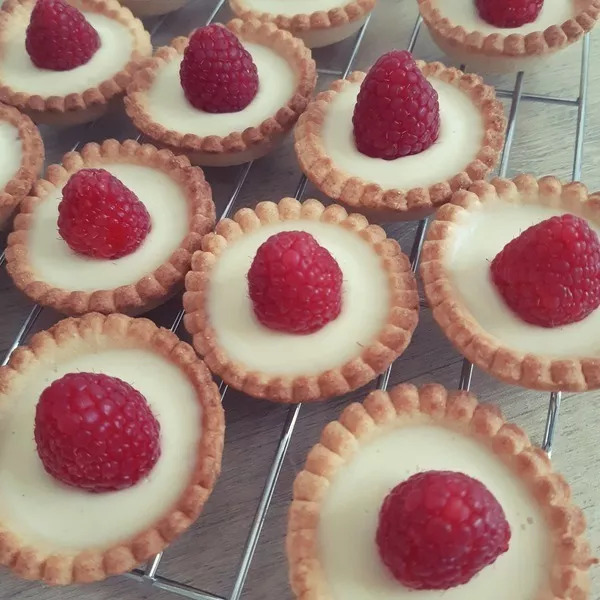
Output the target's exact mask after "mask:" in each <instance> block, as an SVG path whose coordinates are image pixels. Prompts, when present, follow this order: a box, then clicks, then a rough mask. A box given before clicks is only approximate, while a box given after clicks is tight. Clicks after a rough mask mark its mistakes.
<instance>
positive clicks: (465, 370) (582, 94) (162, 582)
mask: <svg viewBox="0 0 600 600" xmlns="http://www.w3.org/2000/svg"><path fill="white" fill-rule="evenodd" d="M224 4H225V0H218V2H217V3H216V5H215V7H214V9H213V11H212V12H211V14H210V16H209V18H208V20H207V21H206V24H207V25H208V24H210V23H211V22H213V21H214V20H215V18H216V17H217V15H218V14H219V12H220V11H221V9H222V8H223V6H224ZM165 18H166V16H164V17H162V18H161V19H159V20H158V21H157V22H156V23H155V24H154V27H152V29H151V34H152V35H154V34H155V33H156V32H157V31H158V29H159V28H160V27H161V25H162V24H163V22H164V20H165ZM369 21H370V17H369V18H368V19H367V21H366V22H365V24H364V25H363V27H362V28H361V29H360V31H359V32H358V34H357V35H356V38H355V41H354V44H353V46H352V48H351V50H350V54H349V56H348V58H347V62H346V66H345V68H344V69H343V70H342V71H336V70H332V69H318V72H319V74H321V75H328V76H334V77H337V78H344V77H346V76H347V75H348V73H349V72H350V71H351V69H352V66H353V64H354V60H355V58H356V55H357V53H358V50H359V48H360V46H361V44H362V41H363V39H364V36H365V34H366V32H367V30H368V27H369ZM421 26H422V19H421V17H418V18H417V20H416V22H415V25H414V27H413V29H412V33H411V35H410V38H409V41H408V44H407V46H406V48H407V49H408V50H409V51H412V50H413V49H414V47H415V44H416V42H417V38H418V36H419V32H420V30H421ZM589 55H590V39H589V34H586V35H585V36H584V38H583V42H582V54H581V70H580V78H579V93H578V96H577V98H562V97H556V96H549V95H540V94H530V93H525V92H524V91H523V87H524V78H525V76H524V73H523V72H520V73H518V74H517V75H516V78H515V84H514V87H513V89H508V90H507V89H497V90H496V94H497V96H499V97H500V98H508V99H510V110H509V116H508V125H507V131H506V140H505V144H504V148H503V152H502V157H501V161H500V166H499V168H498V175H499V176H500V177H505V176H506V174H507V172H508V162H509V157H510V152H511V148H512V145H513V140H514V136H515V132H516V119H517V114H518V111H519V107H520V105H521V103H522V102H524V101H528V102H536V103H543V104H552V105H560V106H566V107H577V109H578V110H577V120H576V126H575V151H574V157H573V169H572V179H573V180H574V181H577V180H579V179H580V178H581V168H582V158H583V137H584V128H585V119H586V103H587V93H588V71H589ZM461 69H462V70H464V69H465V66H464V65H461ZM92 125H93V123H92V124H91V125H90V126H92ZM141 137H142V136H138V137H137V138H136V139H137V140H140V138H141ZM80 145H81V142H78V143H77V144H76V145H75V146H74V147H73V148H72V150H76V149H77V148H79V147H80ZM252 165H253V163H252V162H250V163H247V164H245V165H244V166H243V167H242V168H241V171H240V174H239V176H238V179H237V181H236V183H235V186H234V189H233V192H232V193H231V196H230V197H229V199H228V202H227V204H226V206H225V208H224V210H223V212H222V213H221V215H220V217H219V220H221V219H224V218H226V217H228V216H229V215H230V214H231V213H232V211H233V209H234V208H235V206H236V203H237V201H238V198H239V196H240V193H241V191H242V188H243V186H244V184H245V182H246V179H247V178H248V175H249V173H250V171H251V169H252ZM306 186H307V179H306V177H305V176H301V177H300V178H299V180H298V183H297V186H296V192H295V198H297V199H299V200H300V199H302V198H303V196H304V192H305V189H306ZM427 225H428V219H423V220H422V221H420V222H419V223H418V226H417V229H416V233H415V237H414V241H413V244H412V249H411V253H410V261H411V266H412V270H413V272H415V273H416V271H417V269H418V265H419V259H420V256H421V249H422V247H423V242H424V239H425V234H426V231H427ZM4 263H5V255H4V252H2V254H1V255H0V267H1V266H3V265H4ZM42 310H43V309H42V307H41V306H39V305H36V306H34V307H33V308H32V309H31V311H30V313H29V314H28V315H27V317H26V319H25V320H24V322H23V323H22V325H21V327H20V329H19V331H18V333H17V335H16V337H15V339H14V340H13V342H12V344H11V346H10V348H9V350H8V352H7V353H6V355H5V356H4V358H3V360H2V365H6V364H7V363H8V361H9V359H10V356H11V354H12V353H13V351H14V350H15V349H16V348H17V347H18V346H19V345H20V344H22V343H23V342H24V341H25V340H26V339H27V337H28V336H29V334H30V332H31V330H32V328H33V327H34V325H35V323H36V321H37V320H38V317H39V316H40V314H41V312H42ZM183 315H184V312H183V310H182V309H180V310H179V311H178V312H177V313H176V315H175V317H174V318H173V321H172V324H171V327H170V329H171V331H173V332H177V330H178V329H179V327H180V326H181V322H182V320H183ZM391 369H392V367H389V368H388V369H387V370H386V371H385V372H384V373H383V374H382V375H381V376H380V377H379V378H378V380H377V388H378V389H382V390H385V389H387V387H388V384H389V380H390V374H391ZM472 375H473V365H472V364H471V363H469V362H468V361H467V360H466V359H465V360H464V361H463V364H462V369H461V372H460V378H459V387H460V388H461V389H463V390H468V389H470V386H471V380H472ZM227 388H228V386H227V385H225V384H224V383H223V382H220V384H219V391H220V393H221V400H223V399H224V397H225V394H226V393H227ZM560 405H561V392H554V393H552V394H550V399H549V403H548V412H547V417H546V425H545V431H544V437H543V442H542V447H543V449H544V450H545V451H546V452H547V453H548V454H549V455H550V454H551V453H552V444H553V439H554V434H555V431H556V427H557V423H558V415H559V410H560ZM300 410H301V405H300V404H298V405H294V406H292V407H290V408H289V409H288V412H287V415H286V418H285V421H284V423H283V428H282V430H281V434H280V438H279V442H278V444H277V448H276V451H275V455H274V458H273V461H272V463H271V465H270V467H269V471H268V473H267V476H266V480H265V484H264V487H263V490H262V493H261V496H260V500H259V502H258V505H257V508H256V512H255V514H254V517H253V520H252V524H251V527H250V530H249V533H248V536H247V539H246V543H245V545H244V548H243V552H242V556H241V560H240V562H239V565H238V568H237V571H236V576H235V581H234V586H233V589H232V591H231V594H230V595H229V596H228V597H227V599H225V598H223V597H222V596H219V595H216V594H213V593H211V592H207V591H203V590H201V589H199V588H196V587H193V586H190V585H187V584H185V583H181V582H179V581H175V580H173V579H169V578H166V577H163V576H161V575H159V574H158V569H159V566H160V563H161V560H162V557H163V554H162V553H161V554H158V555H157V556H155V557H154V558H153V559H152V560H151V561H150V562H149V563H148V564H147V565H146V566H145V568H143V569H134V570H133V571H132V572H130V573H128V574H127V577H129V578H132V579H134V580H136V581H139V582H140V583H145V584H148V585H151V586H153V587H155V588H158V589H160V590H164V591H167V592H170V593H172V594H175V595H176V596H180V597H183V598H190V599H191V600H239V599H240V597H241V594H242V591H243V588H244V584H245V582H246V578H247V575H248V572H249V569H250V564H251V562H252V559H253V557H254V553H255V550H256V548H257V545H258V541H259V537H260V534H261V531H262V528H263V525H264V522H265V519H266V516H267V512H268V510H269V506H270V504H271V500H272V498H273V493H274V491H275V487H276V485H277V481H278V478H279V474H280V472H281V469H282V466H283V462H284V459H285V456H286V453H287V450H288V448H289V445H290V441H291V438H292V435H293V432H294V428H295V426H296V423H297V420H298V416H299V413H300Z"/></svg>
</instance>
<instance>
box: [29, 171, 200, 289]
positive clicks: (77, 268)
mask: <svg viewBox="0 0 600 600" xmlns="http://www.w3.org/2000/svg"><path fill="white" fill-rule="evenodd" d="M99 166H101V168H103V169H106V170H107V171H109V172H110V173H112V174H113V175H114V176H115V177H117V178H118V179H120V180H121V181H122V182H123V183H124V184H125V185H126V186H127V187H128V188H129V189H130V190H132V191H133V192H134V193H135V194H136V195H137V197H138V198H139V200H140V201H141V202H143V203H144V205H145V206H146V208H147V210H148V212H149V213H150V218H151V222H152V229H151V230H150V232H149V233H148V235H147V236H146V238H145V239H144V241H143V242H142V244H141V245H140V247H139V248H138V249H137V250H136V251H135V252H133V253H131V254H129V255H127V256H124V257H122V258H119V259H116V260H102V259H95V258H91V257H87V256H83V255H80V254H77V253H75V252H73V250H71V248H69V246H68V245H67V244H66V242H65V241H64V240H63V239H62V238H61V237H60V235H59V234H58V227H57V224H56V221H57V219H58V205H59V203H60V201H61V199H62V187H63V186H62V185H61V186H59V187H57V188H55V189H54V190H52V191H50V192H49V193H48V195H47V196H46V197H45V198H44V200H43V201H42V202H40V204H39V205H38V206H37V207H36V209H35V211H34V213H33V224H32V226H31V229H30V231H29V233H28V236H27V249H28V258H29V263H30V265H31V268H32V269H33V271H34V272H35V274H36V276H37V277H38V278H39V279H40V280H41V281H45V282H46V283H48V284H50V285H53V286H55V287H58V288H61V289H65V290H73V291H84V292H85V291H88V292H89V291H94V290H98V289H114V288H116V287H119V286H121V285H129V284H132V283H135V282H137V281H139V280H140V279H141V278H142V277H144V276H145V275H148V274H150V273H152V272H153V271H154V270H155V269H157V268H158V267H159V266H160V265H161V264H163V263H164V262H165V261H166V260H168V259H169V257H170V256H171V254H172V253H173V252H174V251H175V250H176V249H177V248H178V247H179V245H180V244H181V242H182V240H183V239H184V238H185V236H186V235H187V233H188V231H189V223H190V215H189V207H188V202H187V200H186V197H185V195H184V192H183V190H182V189H181V188H180V187H179V185H177V184H176V183H175V181H173V180H172V179H171V178H170V177H169V176H168V175H166V174H165V173H163V172H162V171H159V170H158V169H153V168H151V167H144V166H140V165H133V164H123V163H120V164H116V163H115V164H105V165H99Z"/></svg>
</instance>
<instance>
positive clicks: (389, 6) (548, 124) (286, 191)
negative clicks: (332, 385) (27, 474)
mask: <svg viewBox="0 0 600 600" xmlns="http://www.w3.org/2000/svg"><path fill="white" fill-rule="evenodd" d="M213 6H214V0H194V1H192V2H191V3H190V4H188V5H187V6H186V7H184V8H183V9H181V10H180V11H178V12H177V13H174V14H172V15H169V16H167V18H166V19H165V20H164V22H163V23H162V25H161V26H160V27H159V28H158V30H157V33H156V34H155V35H154V43H155V45H162V44H165V43H167V42H168V41H169V40H170V39H171V38H172V37H174V36H175V35H184V34H187V33H188V32H189V31H190V30H192V29H193V28H195V27H198V26H200V25H202V24H203V23H204V22H205V21H206V19H207V18H208V15H209V14H210V12H211V10H212V8H213ZM416 16H417V9H416V3H415V2H414V0H380V1H379V4H378V7H377V9H376V11H375V13H374V15H373V18H372V20H371V24H370V26H369V29H368V32H367V35H366V37H365V40H364V43H363V45H362V47H361V49H360V51H359V53H358V55H357V57H356V62H355V67H356V68H357V69H366V68H368V66H369V65H370V64H371V63H372V62H373V61H374V60H375V59H376V58H377V57H378V56H379V55H380V54H382V53H383V52H385V51H387V50H390V49H391V48H403V47H405V46H406V44H407V43H408V39H409V36H410V33H411V30H412V27H413V25H414V22H415V19H416ZM229 17H230V14H229V12H228V10H227V9H223V10H222V11H221V12H220V13H219V15H218V20H220V21H225V20H227V19H228V18H229ZM157 23H159V20H158V19H153V20H149V21H148V22H147V27H148V29H149V30H151V29H152V28H153V27H154V26H156V25H157ZM352 44H353V40H350V41H348V42H342V43H340V44H338V45H336V46H335V47H333V48H330V49H321V50H318V51H315V57H316V59H317V62H318V65H319V67H320V68H326V69H336V70H341V69H343V67H344V65H345V61H346V58H347V56H348V53H349V51H350V49H351V47H352ZM580 53H581V48H580V47H574V48H572V49H569V50H568V51H565V52H564V53H563V54H562V55H561V56H560V58H559V59H558V60H557V61H556V64H554V65H553V67H552V70H551V71H545V72H539V73H531V74H527V75H526V78H525V89H526V91H527V92H532V93H533V92H535V93H545V94H552V95H557V96H563V97H569V98H576V97H577V93H578V85H579V64H580ZM415 54H416V55H417V56H418V57H420V58H423V59H426V60H440V59H443V57H442V56H441V55H440V52H439V51H438V50H437V48H436V47H435V46H434V45H433V44H432V42H431V40H430V39H429V36H428V34H427V32H426V31H425V30H423V31H422V32H421V35H420V36H419V39H418V42H417V46H416V49H415ZM591 55H592V60H591V66H590V94H589V105H588V119H587V126H586V131H585V156H584V164H583V178H582V179H583V181H584V182H585V183H586V184H587V185H588V187H589V188H590V189H592V190H600V169H599V167H600V152H598V150H599V148H600V62H599V61H596V60H594V58H593V57H594V56H598V55H600V37H598V35H593V36H592V52H591ZM330 81H331V78H328V77H322V78H321V81H320V86H321V87H324V86H326V85H327V84H328V83H329V82H330ZM488 81H489V83H492V84H495V85H498V86H500V87H502V88H506V89H512V86H513V85H514V76H506V77H496V78H489V79H488ZM575 121H576V109H574V108H570V107H563V106H550V107H548V106H542V105H540V104H535V103H532V102H523V103H522V105H521V107H520V110H519V114H518V130H517V134H516V137H515V144H514V147H513V151H512V152H511V156H510V162H509V175H514V174H517V173H519V172H531V173H534V174H536V175H545V174H555V175H558V176H560V177H562V178H565V179H570V177H571V169H572V162H573V148H574V127H575ZM111 136H112V137H117V138H119V139H126V138H127V137H135V136H136V132H135V131H134V130H133V128H132V126H131V125H130V124H129V123H128V121H127V119H126V118H125V116H124V115H123V114H122V113H119V114H115V115H111V116H108V117H106V118H102V119H101V120H100V121H98V122H97V123H95V124H93V125H91V126H89V127H84V128H76V129H70V130H63V131H53V130H51V129H48V128H46V129H45V130H44V139H45V142H46V147H47V156H48V162H49V163H51V162H56V161H57V160H59V158H60V156H61V155H62V154H63V153H64V152H66V151H68V150H70V149H71V148H72V147H73V146H74V145H75V144H76V143H78V142H85V141H91V140H102V139H104V138H106V137H111ZM241 169H242V167H232V168H226V169H221V170H218V169H209V170H207V179H208V180H209V182H210V183H211V185H212V187H213V191H214V196H215V201H216V203H217V206H218V208H219V209H222V208H223V207H224V206H225V204H226V203H227V201H228V199H229V197H230V195H231V193H232V191H233V189H234V188H235V184H236V180H237V178H238V176H239V174H240V172H241ZM298 179H299V172H298V169H297V166H296V162H295V160H294V155H293V151H292V146H291V143H290V141H288V143H287V144H286V145H285V146H284V148H283V149H281V150H280V151H278V152H276V153H275V154H274V155H272V156H269V157H266V158H264V159H262V160H260V161H257V162H256V163H255V164H254V165H253V166H252V169H251V171H250V173H249V176H248V180H247V183H246V185H245V187H244V188H243V190H242V193H241V194H240V197H239V202H238V205H239V206H243V205H253V204H255V203H256V202H257V201H259V200H264V199H269V200H278V199H279V198H280V197H282V196H285V195H293V194H294V192H295V189H296V186H297V184H298ZM306 194H307V196H308V197H310V196H316V197H320V195H319V194H318V193H316V192H315V190H314V189H313V188H312V187H311V186H310V185H309V186H308V188H307V192H306ZM388 230H389V232H390V233H392V234H393V235H395V236H396V237H397V238H398V239H399V240H400V242H401V244H402V247H403V249H404V250H405V251H406V252H409V251H410V246H411V244H412V237H413V236H414V231H415V224H414V223H408V224H401V225H392V226H390V227H388ZM180 307H181V302H180V299H179V298H176V299H174V300H172V301H171V302H169V303H168V304H167V305H166V306H164V307H162V308H161V309H158V310H156V311H153V313H151V316H152V317H153V318H154V319H155V320H156V321H157V322H158V323H159V324H161V325H166V326H170V325H171V323H172V320H173V317H174V315H175V314H176V312H177V311H178V310H179V309H180ZM30 309H31V306H30V305H29V304H28V303H27V302H26V301H24V300H23V298H22V297H21V296H20V295H19V294H18V293H17V291H16V290H15V289H14V288H13V286H12V285H11V283H10V280H9V279H8V277H7V276H6V273H5V272H4V271H3V272H2V273H0V311H1V313H2V315H3V318H2V321H1V323H0V350H1V351H2V352H5V351H6V350H7V349H8V348H9V347H10V344H11V342H12V340H13V338H14V336H15V334H16V333H17V332H18V330H19V328H20V326H21V323H22V322H23V320H24V319H25V317H26V315H27V314H28V312H29V311H30ZM56 318H57V315H56V314H53V313H51V312H50V311H43V313H42V315H41V317H40V319H39V320H38V322H37V323H36V327H35V329H39V328H41V327H45V326H47V325H49V324H51V323H52V322H54V321H55V320H56ZM180 334H181V335H182V337H185V335H184V334H183V332H182V331H181V330H180ZM460 365H461V359H460V357H459V356H458V355H457V354H456V353H455V352H454V350H453V349H452V347H451V346H450V344H449V343H448V342H447V341H446V340H445V339H444V338H443V336H442V335H441V333H440V332H439V330H438V329H437V327H436V325H435V323H434V322H433V320H432V318H431V315H430V313H429V312H428V311H427V309H425V308H424V309H423V310H422V313H421V320H420V324H419V326H418V328H417V331H416V333H415V336H414V339H413V342H412V344H411V346H410V347H409V348H408V350H407V351H406V353H405V354H404V356H403V357H402V358H401V359H400V360H399V361H398V362H397V364H396V365H395V367H394V370H393V374H392V379H391V383H392V384H395V383H399V382H402V381H414V382H416V383H425V382H431V381H437V382H440V383H443V384H445V385H447V386H449V387H456V386H457V385H458V378H459V373H460ZM371 387H372V386H371ZM473 390H474V391H475V392H476V393H477V394H478V395H479V397H480V398H481V399H482V400H484V401H490V402H495V403H497V404H499V405H500V406H501V407H502V409H503V411H504V412H505V414H506V415H507V417H508V418H510V419H511V420H514V421H516V422H517V423H519V424H520V425H521V426H523V427H524V428H525V429H526V430H527V431H528V432H529V434H530V435H531V437H532V439H533V440H534V441H538V442H539V441H540V440H541V437H542V434H543V430H544V421H545V416H546V407H547V396H545V395H542V394H537V393H531V392H527V391H524V390H521V389H517V388H509V387H507V386H505V385H502V384H499V383H498V382H496V381H494V380H492V379H490V378H489V377H487V376H485V375H483V374H481V373H478V372H476V373H475V376H474V379H473ZM366 391H367V390H363V391H359V392H357V393H355V394H353V395H352V398H343V399H340V400H335V401H332V402H329V403H327V404H321V405H313V406H307V407H302V409H301V411H300V417H299V420H298V422H297V425H296V431H295V435H294V437H293V439H292V443H291V446H290V449H289V452H288V454H287V457H286V459H285V464H284V467H283V470H282V474H281V477H280V480H279V483H278V485H277V488H276V490H275V495H274V498H273V503H272V506H271V510H270V511H269V514H268V517H267V520H266V522H265V525H264V530H263V534H262V536H261V539H260V542H259V545H258V548H257V551H256V555H255V559H254V561H253V564H252V566H251V569H250V572H249V575H248V579H247V581H246V585H245V588H244V592H243V597H244V598H247V599H249V600H250V599H252V600H254V599H256V600H258V599H264V598H277V599H278V600H281V599H283V598H290V597H291V594H290V592H289V587H288V585H287V566H286V562H285V556H284V551H283V538H284V533H285V516H286V511H287V507H288V503H289V500H290V494H291V485H292V481H293V478H294V476H295V474H296V472H297V471H298V470H299V469H301V468H302V465H303V462H304V458H305V455H306V451H307V449H308V448H309V447H310V446H311V445H312V444H313V443H314V442H315V441H316V440H317V438H318V436H319V433H320V431H321V429H322V427H323V426H324V425H325V424H326V423H327V422H328V421H330V420H332V419H334V418H336V417H337V416H338V415H339V412H340V410H341V408H342V407H343V406H344V405H345V404H346V403H347V402H348V401H350V400H351V399H360V398H362V397H363V396H364V394H365V393H366ZM599 399H600V393H597V392H595V393H589V394H585V395H579V396H571V397H568V398H566V399H565V400H564V402H563V410H562V412H561V417H560V430H559V433H558V436H557V439H556V444H555V450H554V455H553V460H554V463H555V465H556V467H557V469H558V470H560V471H562V472H563V473H565V474H566V475H567V477H568V479H569V481H570V482H571V484H572V487H573V492H574V495H575V498H576V500H577V502H578V503H579V504H580V505H581V506H582V507H583V508H584V510H585V511H586V514H587V518H588V521H589V530H590V537H591V542H592V545H593V548H594V549H595V550H596V551H599V547H600V510H599V508H598V506H599V503H598V500H599V498H600V490H599V487H598V483H597V481H598V478H597V474H598V470H599V465H600V444H598V442H597V440H598V438H599V433H600V411H599V409H598V407H599V404H600V403H599ZM225 409H226V414H227V434H226V445H225V454H224V463H223V475H222V477H221V478H220V480H219V482H218V484H217V487H216V489H215V492H214V494H213V495H212V497H211V499H210V501H209V503H208V505H207V507H206V510H205V512H204V514H203V515H202V517H201V519H200V521H199V522H198V523H197V524H196V526H194V527H193V528H192V529H191V530H190V531H189V532H188V533H187V534H186V535H184V536H183V537H182V538H181V539H180V540H179V541H177V542H176V543H175V544H174V545H173V546H172V547H171V548H170V549H169V550H168V551H167V552H166V554H165V557H164V559H163V561H162V563H161V565H160V570H159V573H160V574H161V575H162V576H165V577H170V578H174V579H177V580H179V581H182V582H185V583H189V584H193V585H195V586H197V587H199V588H201V589H205V590H209V591H211V592H213V593H215V594H219V595H222V596H225V597H228V596H229V595H230V593H231V590H232V586H233V581H234V579H235V576H236V572H237V568H238V564H239V560H240V556H241V553H242V548H243V546H244V543H245V540H246V536H247V534H248V530H249V527H250V522H251V519H252V517H253V515H254V512H255V510H256V506H257V503H258V500H259V498H260V494H261V490H262V487H263V485H264V481H265V478H266V475H267V470H268V465H269V464H270V461H271V459H272V457H273V455H274V452H275V449H276V446H277V443H278V440H279V436H280V431H281V427H282V424H283V422H284V420H285V417H286V414H287V411H288V410H289V409H288V408H287V407H282V406H276V405H272V404H269V403H266V402H257V401H254V400H251V399H249V398H247V397H243V396H241V395H240V394H236V393H234V392H231V393H228V394H227V396H226V398H225ZM140 510H143V506H142V507H140ZM107 518H109V515H107ZM98 526H101V524H98ZM0 597H1V598H3V599H5V600H8V599H12V600H15V599H18V600H26V599H31V600H58V599H59V598H60V599H62V600H67V599H78V600H109V599H114V598H120V599H123V600H134V599H135V600H137V599H143V598H148V599H152V600H154V599H166V598H171V597H173V596H171V595H170V594H168V593H166V592H162V591H158V590H156V589H152V588H150V587H147V586H141V585H140V584H138V583H136V582H134V581H131V580H128V579H126V578H114V579H112V580H110V581H108V582H104V583H102V584H99V585H92V586H87V587H78V588H69V589H50V588H44V587H41V586H40V585H39V584H37V583H27V582H22V581H19V580H17V579H16V578H14V577H12V576H11V575H10V574H8V573H7V572H6V571H4V572H2V573H1V574H0ZM599 597H600V577H599V576H598V573H597V572H596V573H594V575H593V591H592V594H591V597H590V598H591V599H592V600H593V599H595V598H599Z"/></svg>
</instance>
